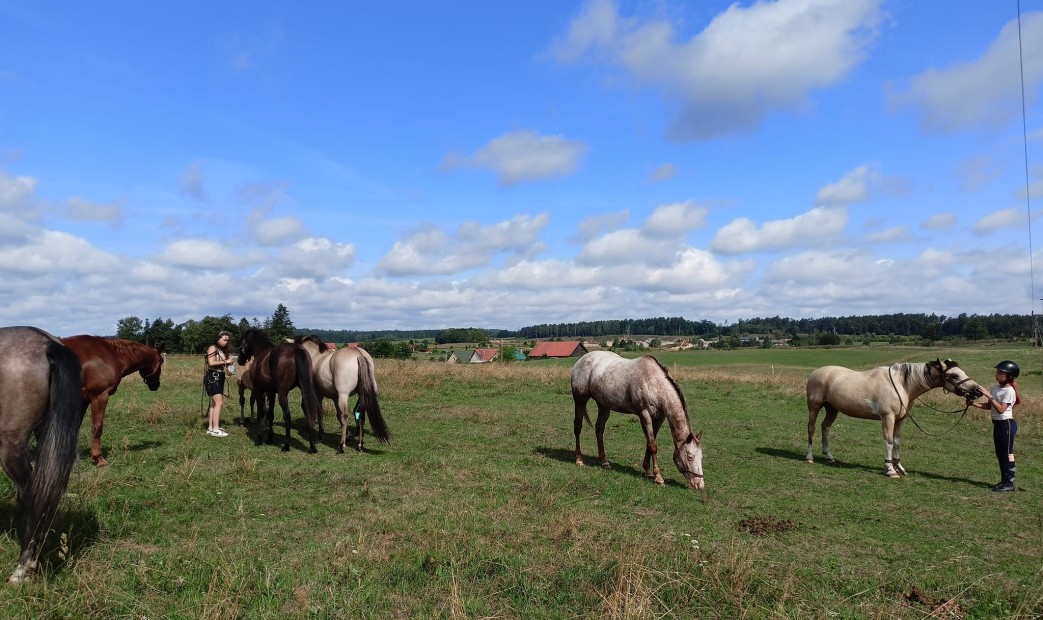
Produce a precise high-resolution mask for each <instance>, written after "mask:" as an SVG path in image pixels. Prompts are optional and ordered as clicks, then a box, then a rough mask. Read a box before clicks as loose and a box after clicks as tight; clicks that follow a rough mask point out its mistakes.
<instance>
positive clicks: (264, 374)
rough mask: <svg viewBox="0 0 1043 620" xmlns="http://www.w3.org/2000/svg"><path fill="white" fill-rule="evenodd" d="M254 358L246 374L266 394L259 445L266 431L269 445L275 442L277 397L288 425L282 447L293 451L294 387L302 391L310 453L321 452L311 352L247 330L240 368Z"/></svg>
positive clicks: (243, 342) (258, 417)
mask: <svg viewBox="0 0 1043 620" xmlns="http://www.w3.org/2000/svg"><path fill="white" fill-rule="evenodd" d="M251 358H253V360H254V362H253V364H252V365H251V366H250V368H249V370H247V372H248V373H249V374H250V377H249V381H250V382H251V384H252V385H253V391H255V392H257V393H258V394H262V395H264V398H260V399H258V402H259V403H260V405H259V410H258V413H257V420H258V423H259V428H258V431H257V445H261V442H262V441H264V436H265V433H266V432H267V441H268V443H275V430H274V428H273V425H274V423H275V397H276V395H278V397H279V406H280V407H282V413H283V420H284V422H285V423H286V441H285V442H284V443H283V445H282V450H283V452H287V451H288V450H289V449H290V403H289V398H288V394H289V392H290V390H292V389H293V388H299V389H300V390H301V401H302V402H301V407H302V408H303V409H304V415H305V418H307V420H308V431H309V432H308V444H309V448H308V451H309V452H311V453H313V454H314V453H315V452H318V450H316V449H315V442H316V440H317V439H321V436H320V433H319V430H318V429H319V416H320V415H321V411H320V410H319V399H318V398H317V397H316V396H315V386H314V384H313V383H312V376H311V364H310V363H309V359H308V353H307V352H306V351H305V350H304V349H303V348H302V347H301V346H300V345H299V344H294V343H292V342H284V343H281V344H277V345H273V344H272V341H271V340H269V339H268V336H266V335H265V334H264V332H262V331H261V330H259V329H253V328H251V329H248V330H246V331H245V332H244V333H243V336H242V341H241V344H240V345H239V359H238V363H239V366H243V365H244V364H246V362H247V360H249V359H251Z"/></svg>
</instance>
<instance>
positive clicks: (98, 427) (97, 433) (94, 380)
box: [62, 335, 163, 467]
mask: <svg viewBox="0 0 1043 620" xmlns="http://www.w3.org/2000/svg"><path fill="white" fill-rule="evenodd" d="M62 344H64V345H65V346H67V347H69V348H70V349H72V350H73V351H75V352H76V357H78V358H80V366H82V368H83V379H82V383H83V400H84V413H86V410H87V407H88V406H89V407H90V408H91V433H92V435H93V437H94V438H93V440H92V442H91V458H92V459H94V463H95V464H96V465H97V466H98V467H101V466H103V465H107V464H108V461H106V460H105V457H104V456H102V453H101V432H102V429H103V428H104V426H105V408H106V407H107V406H108V404H109V397H110V396H112V395H113V394H115V393H116V388H118V387H119V384H120V381H121V380H122V379H123V377H126V376H127V375H129V374H130V373H132V372H137V373H138V374H140V375H141V378H142V379H143V380H144V381H145V385H147V386H148V389H149V390H151V391H153V392H155V391H156V390H158V389H159V375H160V373H161V372H162V371H163V345H159V348H153V347H150V346H148V345H145V344H141V343H140V342H134V341H133V340H124V339H122V338H101V337H99V336H87V335H81V336H69V337H68V338H62Z"/></svg>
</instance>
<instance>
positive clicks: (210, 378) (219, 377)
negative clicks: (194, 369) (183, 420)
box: [203, 370, 225, 396]
mask: <svg viewBox="0 0 1043 620" xmlns="http://www.w3.org/2000/svg"><path fill="white" fill-rule="evenodd" d="M203 387H204V388H206V393H207V395H208V396H215V395H217V394H224V393H225V373H224V371H223V370H208V371H206V374H204V375H203Z"/></svg>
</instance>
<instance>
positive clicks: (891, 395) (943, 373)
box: [805, 359, 978, 478]
mask: <svg viewBox="0 0 1043 620" xmlns="http://www.w3.org/2000/svg"><path fill="white" fill-rule="evenodd" d="M935 388H943V389H945V390H946V391H948V392H953V393H955V394H956V395H957V396H962V397H963V398H964V399H967V400H974V399H975V398H976V397H977V395H978V384H977V383H975V382H974V381H973V380H972V379H971V378H970V377H968V376H967V373H965V372H964V371H963V369H962V368H960V367H959V365H958V364H957V363H956V362H954V361H952V360H948V359H947V360H945V361H942V360H935V361H933V362H926V363H902V364H894V365H892V366H880V367H878V368H873V369H871V370H867V371H864V372H859V371H857V370H851V369H849V368H844V367H843V366H823V367H822V368H819V369H816V370H814V371H812V373H811V374H810V375H808V384H807V395H808V453H807V456H806V457H805V460H806V461H807V462H808V463H812V462H814V458H813V456H812V444H813V442H814V439H815V419H816V418H817V417H818V412H819V410H821V409H822V408H823V407H825V408H826V417H825V419H823V420H822V453H823V455H824V456H825V457H826V460H827V461H833V460H834V459H833V455H832V454H831V453H830V451H829V427H830V426H832V425H833V421H834V420H836V419H837V413H838V412H839V413H844V414H846V415H849V416H851V417H853V418H862V419H865V420H880V423H881V425H882V426H883V429H884V473H886V474H887V475H888V476H890V477H892V478H898V477H899V476H903V475H905V468H904V467H902V463H901V461H900V460H899V446H900V443H901V442H900V439H901V435H902V422H903V421H904V420H905V418H906V416H907V415H909V410H910V409H911V408H912V406H913V401H914V400H916V398H917V397H919V396H920V395H921V394H924V393H926V392H929V391H931V390H933V389H935Z"/></svg>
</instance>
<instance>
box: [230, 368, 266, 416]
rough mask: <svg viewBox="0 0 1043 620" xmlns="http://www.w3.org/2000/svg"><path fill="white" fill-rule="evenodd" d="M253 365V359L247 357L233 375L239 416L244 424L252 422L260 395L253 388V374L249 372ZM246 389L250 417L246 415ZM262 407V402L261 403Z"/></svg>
mask: <svg viewBox="0 0 1043 620" xmlns="http://www.w3.org/2000/svg"><path fill="white" fill-rule="evenodd" d="M253 366H254V360H253V359H249V360H247V361H246V363H245V364H243V366H242V367H241V368H240V369H239V372H237V373H236V375H235V384H236V385H237V386H238V387H239V417H240V419H241V420H242V422H243V424H244V425H245V424H246V423H247V422H250V423H253V421H254V412H255V407H256V405H257V401H258V400H259V399H260V398H261V396H260V395H259V394H258V393H257V390H255V389H254V385H253V376H252V375H251V374H250V369H252V368H253ZM246 390H250V417H246ZM261 407H262V409H263V407H264V403H263V402H262V403H261Z"/></svg>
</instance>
